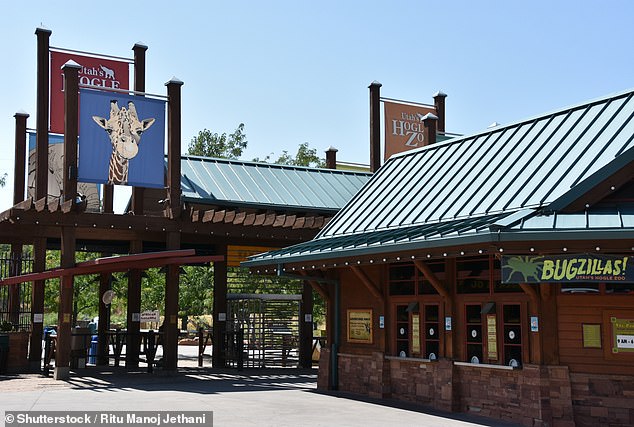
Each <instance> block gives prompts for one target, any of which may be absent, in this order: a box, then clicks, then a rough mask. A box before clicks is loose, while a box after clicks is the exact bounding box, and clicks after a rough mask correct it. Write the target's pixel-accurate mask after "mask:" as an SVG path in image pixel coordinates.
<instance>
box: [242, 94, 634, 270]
mask: <svg viewBox="0 0 634 427" xmlns="http://www.w3.org/2000/svg"><path fill="white" fill-rule="evenodd" d="M633 118H634V92H633V91H627V92H622V93H617V94H614V95H611V96H608V97H605V98H601V99H598V100H594V101H590V102H587V103H584V104H580V105H575V106H572V107H568V108H565V109H562V110H558V111H555V112H551V113H548V114H545V115H541V116H538V117H534V118H531V119H527V120H523V121H520V122H516V123H512V124H509V125H506V126H498V127H496V128H492V129H487V130H485V131H483V132H480V133H476V134H474V135H470V136H464V137H458V138H454V139H452V140H449V141H446V142H442V143H438V144H434V145H431V146H427V147H423V148H420V149H417V150H413V151H409V152H405V153H401V154H397V155H395V156H392V157H391V158H390V159H389V160H388V161H387V162H386V164H385V165H384V166H383V167H382V168H381V169H380V170H379V171H378V172H377V173H376V174H375V175H374V176H373V178H372V179H371V180H370V182H368V183H367V184H366V185H365V186H364V187H363V188H362V189H361V191H359V193H357V195H356V196H355V197H354V198H353V199H352V200H351V201H350V202H349V203H348V204H347V205H346V207H345V208H344V209H342V210H341V211H340V212H339V213H338V214H337V215H336V216H335V218H334V219H333V220H332V221H331V222H330V223H329V224H328V225H327V226H326V227H325V228H324V229H323V230H322V231H321V232H320V233H319V234H318V235H317V237H316V238H315V240H314V241H313V242H307V243H304V244H300V245H295V246H293V247H290V248H287V249H286V252H284V250H281V251H277V252H276V253H274V254H266V255H263V256H260V257H254V258H253V259H252V261H253V262H255V263H258V264H259V263H264V262H268V263H270V262H271V261H273V262H276V261H278V260H280V261H281V260H283V261H284V262H287V261H290V260H291V259H290V258H296V257H299V258H302V259H310V257H311V254H312V255H317V254H319V256H320V257H325V256H327V253H330V256H331V257H333V256H335V255H336V253H341V250H342V247H341V246H340V244H341V241H340V240H341V239H344V240H346V243H345V244H344V248H345V249H346V250H352V249H353V248H356V249H358V250H363V248H367V246H368V244H370V242H371V241H373V236H376V235H377V233H381V234H382V235H385V233H387V234H393V235H400V234H402V233H403V231H405V230H407V233H406V234H408V239H407V242H402V244H403V245H405V244H407V245H408V247H411V245H412V239H413V240H419V246H418V247H425V246H429V245H430V244H432V243H431V241H432V240H433V241H435V242H436V243H435V245H442V244H445V245H448V244H449V242H450V241H451V239H449V237H447V236H443V235H441V234H438V233H436V234H435V235H433V236H429V235H427V234H426V233H422V234H421V233H419V231H421V230H425V229H427V230H428V229H429V228H430V227H431V228H440V229H442V227H443V226H446V225H447V224H463V225H464V224H468V223H469V222H470V221H473V220H474V219H479V220H481V223H479V228H478V230H479V232H480V237H481V238H483V239H485V240H487V239H488V240H489V241H490V240H491V239H492V238H493V236H490V235H489V236H485V234H492V233H493V232H494V231H496V232H497V231H499V230H500V229H504V228H509V229H512V227H513V226H514V225H516V224H517V223H518V221H520V220H521V219H522V218H524V217H530V216H533V215H535V214H536V213H537V212H538V211H544V210H545V209H548V208H550V209H553V208H557V209H564V208H565V207H566V206H567V205H568V204H569V203H571V202H573V201H575V200H578V199H579V198H580V197H582V196H583V195H584V194H586V193H587V192H588V191H591V190H592V189H593V188H595V187H596V186H598V185H599V184H600V183H602V182H604V181H605V180H606V178H609V177H610V174H611V173H612V172H614V171H615V170H617V169H622V168H624V167H626V166H628V165H631V164H632V162H634V149H633V148H634V120H632V119H633ZM485 223H486V224H485ZM615 226H617V225H616V224H615ZM619 226H620V225H619ZM457 229H458V231H457V234H456V235H458V234H460V235H461V236H462V237H464V236H465V233H464V230H463V231H460V229H461V227H460V226H457ZM485 229H486V230H485ZM485 231H486V232H485ZM516 231H521V230H516ZM551 231H552V230H551ZM483 233H484V234H483ZM432 234H433V233H432ZM416 236H417V237H416ZM454 237H455V236H454ZM333 239H335V240H333ZM329 242H330V243H331V244H330V245H329ZM443 242H444V243H443ZM317 243H320V245H319V249H318V250H316V248H315V247H314V245H316V244H317ZM328 248H329V249H328ZM304 249H306V250H304ZM384 249H385V248H384ZM271 255H272V256H271ZM258 261H259V262H258ZM249 264H250V262H247V263H246V265H249Z"/></svg>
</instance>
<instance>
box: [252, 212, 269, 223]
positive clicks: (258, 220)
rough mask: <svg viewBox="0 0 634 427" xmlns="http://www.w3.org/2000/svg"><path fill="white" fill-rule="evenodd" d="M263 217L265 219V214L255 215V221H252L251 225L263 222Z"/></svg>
mask: <svg viewBox="0 0 634 427" xmlns="http://www.w3.org/2000/svg"><path fill="white" fill-rule="evenodd" d="M265 219H266V214H258V215H256V216H255V221H253V225H262V224H264V220H265Z"/></svg>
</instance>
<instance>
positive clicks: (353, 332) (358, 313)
mask: <svg viewBox="0 0 634 427" xmlns="http://www.w3.org/2000/svg"><path fill="white" fill-rule="evenodd" d="M348 342H352V343H361V344H372V310H371V309H354V310H348Z"/></svg>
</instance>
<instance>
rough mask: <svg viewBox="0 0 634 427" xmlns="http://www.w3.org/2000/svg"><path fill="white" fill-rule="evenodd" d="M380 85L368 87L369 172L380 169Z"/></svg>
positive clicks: (374, 82)
mask: <svg viewBox="0 0 634 427" xmlns="http://www.w3.org/2000/svg"><path fill="white" fill-rule="evenodd" d="M381 86H382V85H381V83H379V82H377V81H373V82H372V83H371V84H370V86H368V87H369V88H370V172H376V171H377V170H378V169H379V168H380V167H381Z"/></svg>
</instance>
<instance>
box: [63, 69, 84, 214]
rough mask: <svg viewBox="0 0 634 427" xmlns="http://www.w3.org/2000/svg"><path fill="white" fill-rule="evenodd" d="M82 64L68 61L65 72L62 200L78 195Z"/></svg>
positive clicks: (73, 198) (71, 198) (73, 199)
mask: <svg viewBox="0 0 634 427" xmlns="http://www.w3.org/2000/svg"><path fill="white" fill-rule="evenodd" d="M80 69H81V65H79V64H78V63H76V62H75V61H72V60H71V61H68V62H67V63H65V64H64V65H63V66H62V70H63V72H64V169H63V173H64V182H63V194H62V200H61V201H69V200H70V201H73V202H74V201H75V197H76V196H77V138H78V136H79V123H78V118H79V70H80Z"/></svg>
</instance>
